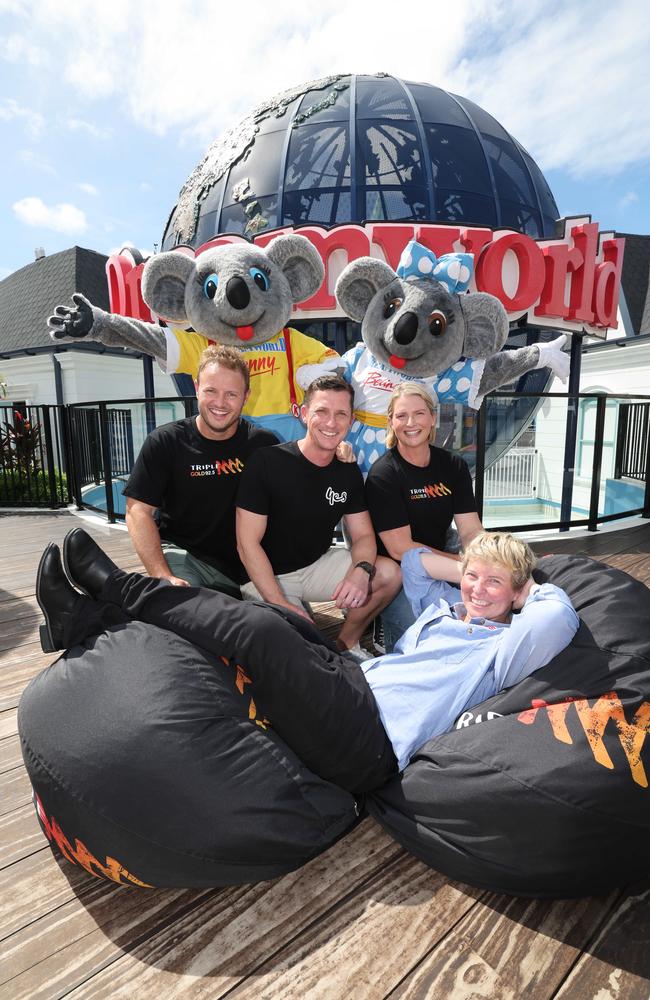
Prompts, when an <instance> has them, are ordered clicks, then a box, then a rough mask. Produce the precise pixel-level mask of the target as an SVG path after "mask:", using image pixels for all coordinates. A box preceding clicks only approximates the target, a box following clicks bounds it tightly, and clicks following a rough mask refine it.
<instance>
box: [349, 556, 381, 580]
mask: <svg viewBox="0 0 650 1000" xmlns="http://www.w3.org/2000/svg"><path fill="white" fill-rule="evenodd" d="M354 568H355V569H362V570H363V572H364V573H367V574H368V577H369V578H370V579H371V580H372V578H373V576H374V575H375V573H376V572H377V567H376V566H373V565H372V563H369V562H366V561H365V559H364V560H362V561H361V562H358V563H355V564H354Z"/></svg>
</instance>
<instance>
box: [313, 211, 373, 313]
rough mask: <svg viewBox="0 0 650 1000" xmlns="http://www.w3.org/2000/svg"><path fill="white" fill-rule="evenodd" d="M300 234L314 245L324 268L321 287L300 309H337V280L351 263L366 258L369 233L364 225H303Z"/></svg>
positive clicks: (368, 251) (368, 248)
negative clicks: (335, 286)
mask: <svg viewBox="0 0 650 1000" xmlns="http://www.w3.org/2000/svg"><path fill="white" fill-rule="evenodd" d="M300 235H301V236H306V237H307V239H308V240H309V241H310V242H311V243H313V244H314V246H315V247H316V249H317V250H318V252H319V254H320V256H321V259H322V261H323V264H324V265H325V280H324V281H323V284H322V285H321V286H320V288H319V289H318V291H317V292H316V294H315V295H312V297H311V298H310V299H307V300H306V301H305V302H303V303H301V310H305V311H309V310H311V311H312V312H313V311H314V310H318V309H324V310H327V309H336V307H337V305H336V299H335V298H334V285H335V284H336V279H337V278H338V276H339V274H340V273H341V271H342V270H343V268H344V267H345V265H346V264H348V263H349V262H350V261H351V260H356V259H357V257H367V256H368V255H369V253H370V240H369V239H368V234H367V233H366V231H365V229H364V228H363V226H338V227H337V228H336V229H330V230H327V229H320V228H312V227H311V226H304V227H303V228H301V229H300ZM332 258H334V260H332Z"/></svg>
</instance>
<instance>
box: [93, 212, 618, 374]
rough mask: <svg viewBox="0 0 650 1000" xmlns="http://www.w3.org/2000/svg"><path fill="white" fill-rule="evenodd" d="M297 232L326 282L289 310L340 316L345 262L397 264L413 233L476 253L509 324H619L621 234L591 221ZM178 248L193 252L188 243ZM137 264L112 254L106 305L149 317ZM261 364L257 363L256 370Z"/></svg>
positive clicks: (264, 236)
mask: <svg viewBox="0 0 650 1000" xmlns="http://www.w3.org/2000/svg"><path fill="white" fill-rule="evenodd" d="M290 232H294V230H293V228H292V227H283V228H281V229H276V230H273V231H272V232H266V233H261V234H259V235H258V236H256V237H255V240H254V243H255V245H257V246H260V247H265V246H267V245H268V243H269V242H270V241H271V240H273V239H275V238H276V237H277V236H280V235H282V234H283V233H290ZM296 232H298V233H300V235H302V236H305V237H307V239H309V240H310V241H311V242H312V243H313V244H314V246H315V247H316V249H317V250H318V252H319V254H320V256H321V258H322V260H323V264H324V266H325V280H324V281H323V284H322V286H321V288H320V289H319V291H318V292H316V294H315V295H313V296H312V297H311V298H310V299H308V300H307V301H306V302H302V303H300V304H299V305H298V306H296V307H295V308H294V315H295V316H296V317H298V318H304V319H312V318H313V319H328V318H334V317H343V316H344V313H343V312H342V310H341V309H340V307H339V306H338V304H337V302H336V299H335V297H334V285H335V283H336V279H337V278H338V276H339V274H340V273H341V271H342V270H343V268H344V267H345V265H346V264H347V263H348V262H349V261H353V260H356V259H357V258H359V257H365V256H369V255H370V256H375V257H378V258H380V259H384V260H386V261H387V263H388V264H390V265H391V267H393V268H396V267H397V264H398V262H399V258H400V255H401V253H402V250H403V249H404V247H405V246H406V244H407V243H408V242H409V240H411V239H416V240H418V242H420V243H422V244H424V245H425V246H427V247H429V248H430V249H431V250H433V251H434V252H435V253H436V254H437V255H438V256H440V255H441V254H443V253H450V252H453V251H464V252H467V253H472V254H474V259H475V263H476V267H475V286H476V290H477V291H483V292H489V293H490V294H492V295H495V296H496V297H497V298H498V299H500V301H501V302H502V303H503V305H504V307H505V309H506V311H507V312H508V314H509V315H508V318H509V319H510V321H511V322H514V321H515V320H517V319H520V318H521V317H522V316H525V315H526V314H528V315H529V316H530V321H531V322H532V323H534V324H535V325H537V326H549V327H554V328H559V329H565V330H570V331H574V332H582V331H585V332H587V333H590V334H593V335H596V336H600V337H602V336H604V335H605V331H606V330H607V329H608V328H610V327H611V328H615V327H616V326H617V319H616V317H617V310H618V300H619V291H620V284H621V272H622V267H623V253H624V248H625V240H623V239H619V238H615V237H614V236H613V234H602V233H601V234H599V233H598V225H597V224H596V223H595V222H591V221H590V220H589V219H569V220H565V221H564V234H563V235H562V236H558V237H556V238H554V239H551V240H533V239H531V237H530V236H526V235H525V234H524V233H516V232H513V231H511V230H500V231H498V232H496V233H494V232H492V230H490V229H487V228H485V227H471V226H468V227H464V228H458V227H456V226H452V225H444V224H435V223H419V224H409V223H391V222H381V223H378V222H373V223H366V224H365V225H363V226H358V225H351V224H350V225H343V226H336V227H334V228H332V229H329V230H326V229H323V228H321V227H318V226H302V227H299V228H298V229H297V230H296ZM246 242H247V240H245V239H244V237H242V236H239V235H234V234H225V235H223V236H218V237H216V238H215V239H213V240H210V241H209V242H207V243H204V244H203V245H202V246H201V247H200V248H199V249H198V250H197V254H199V253H202V252H203V251H204V250H207V249H210V248H212V247H216V246H224V245H227V244H232V243H246ZM178 249H179V250H180V251H182V252H184V253H187V254H191V255H193V254H194V251H193V250H192V249H191V248H190V247H179V248H178ZM143 266H144V265H142V264H138V265H136V264H135V262H134V261H133V258H132V257H131V256H130V255H129V254H128V253H125V254H114V255H113V256H112V257H110V258H109V260H108V263H107V265H106V274H107V278H108V286H109V295H110V304H111V310H112V312H115V313H120V314H121V315H124V316H135V317H136V318H138V319H143V320H146V321H147V322H151V320H152V315H151V312H150V311H149V309H148V307H147V305H146V304H145V302H144V300H143V299H142V293H141V291H140V283H141V278H142V269H143ZM262 370H263V369H260V372H261V371H262Z"/></svg>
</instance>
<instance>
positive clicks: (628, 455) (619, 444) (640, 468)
mask: <svg viewBox="0 0 650 1000" xmlns="http://www.w3.org/2000/svg"><path fill="white" fill-rule="evenodd" d="M649 436H650V403H621V404H620V405H619V408H618V430H617V436H616V460H615V464H614V478H615V479H623V478H627V479H639V480H644V479H645V478H646V469H647V466H648V437H649Z"/></svg>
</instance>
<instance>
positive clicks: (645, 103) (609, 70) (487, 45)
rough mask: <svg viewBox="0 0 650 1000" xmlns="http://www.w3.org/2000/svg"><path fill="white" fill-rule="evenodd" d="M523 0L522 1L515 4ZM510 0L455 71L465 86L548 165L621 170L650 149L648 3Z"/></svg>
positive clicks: (573, 170)
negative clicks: (523, 20)
mask: <svg viewBox="0 0 650 1000" xmlns="http://www.w3.org/2000/svg"><path fill="white" fill-rule="evenodd" d="M515 6H516V5H515ZM522 6H523V5H519V6H517V7H516V13H517V16H516V17H513V14H514V12H515V11H514V6H513V4H511V3H506V4H502V5H500V6H498V7H496V8H495V21H494V31H495V34H496V36H497V37H496V39H495V41H496V47H495V44H494V42H493V37H492V35H490V36H488V37H486V38H485V39H484V44H483V46H482V47H480V48H479V49H478V51H477V52H476V53H475V54H474V55H473V56H472V58H471V59H467V60H466V61H465V62H463V63H462V64H461V65H460V66H459V67H458V68H457V70H456V71H455V73H454V81H453V82H454V85H455V87H456V88H457V92H459V93H461V94H463V95H464V96H467V97H470V98H472V99H473V100H475V101H476V102H477V103H479V104H480V105H481V107H483V108H485V109H486V110H487V111H490V113H491V114H493V115H494V116H495V117H496V118H497V120H498V121H500V122H501V124H502V125H503V126H504V127H505V128H507V129H508V130H509V131H511V132H512V134H513V135H514V136H515V137H516V138H517V139H519V141H520V142H522V144H523V145H524V146H526V147H527V148H528V150H529V152H531V153H532V155H533V156H534V157H535V159H537V160H538V162H539V164H540V166H541V167H542V169H549V168H559V169H565V170H567V171H568V172H569V173H570V174H572V175H573V176H574V177H581V176H585V175H588V174H589V175H607V174H614V173H617V172H618V171H620V170H623V169H624V168H625V167H627V166H629V165H631V164H633V163H638V162H641V161H644V160H647V159H648V157H649V155H650V110H649V109H650V75H649V74H648V72H647V53H648V47H649V44H650V19H649V18H648V17H647V6H646V4H645V2H644V0H621V2H619V3H618V4H616V5H610V4H602V3H600V2H599V0H581V2H580V3H574V4H561V3H558V2H557V0H556V2H555V3H550V4H549V3H548V2H543V0H529V3H528V7H527V14H528V21H527V23H525V24H523V25H522V24H521V23H520V15H521V14H522V13H523V11H522Z"/></svg>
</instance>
